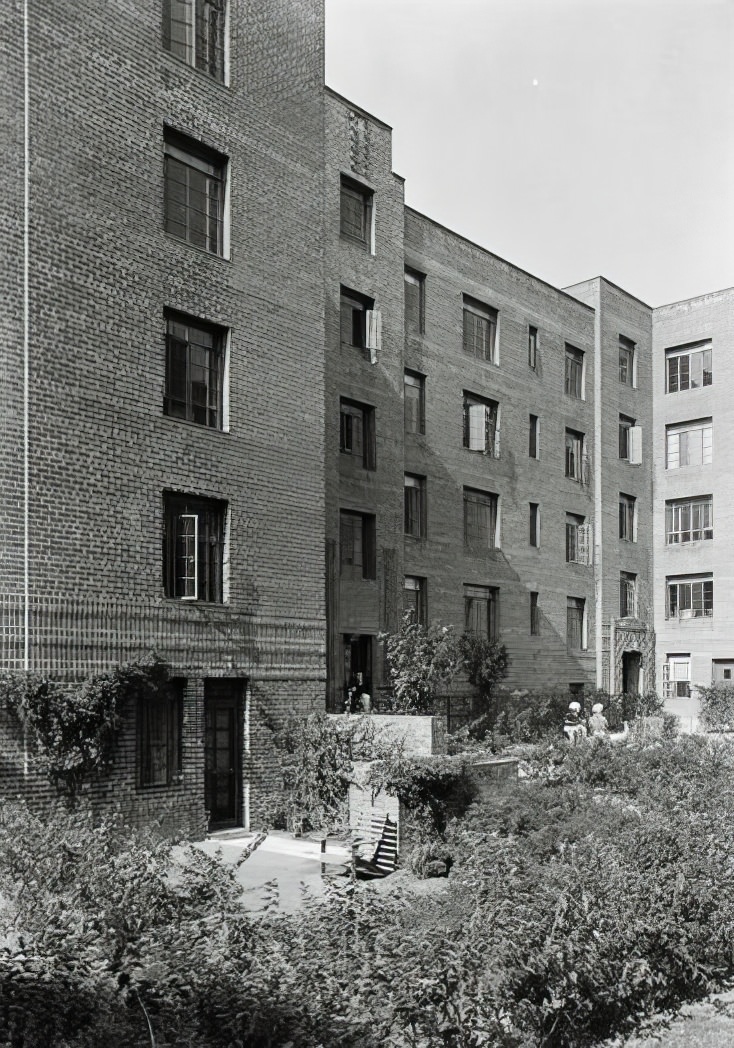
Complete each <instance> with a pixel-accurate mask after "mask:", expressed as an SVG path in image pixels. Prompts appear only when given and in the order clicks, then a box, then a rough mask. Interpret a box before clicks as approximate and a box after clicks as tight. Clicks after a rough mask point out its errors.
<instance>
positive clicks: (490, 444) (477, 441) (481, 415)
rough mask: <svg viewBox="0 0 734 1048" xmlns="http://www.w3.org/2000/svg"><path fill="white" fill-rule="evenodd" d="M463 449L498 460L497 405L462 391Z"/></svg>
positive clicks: (494, 402) (492, 401) (498, 429)
mask: <svg viewBox="0 0 734 1048" xmlns="http://www.w3.org/2000/svg"><path fill="white" fill-rule="evenodd" d="M464 447H465V448H469V450H470V451H481V452H483V453H484V454H485V455H492V456H493V458H499V455H500V427H499V404H497V402H496V401H494V400H484V399H483V398H482V397H475V396H474V395H473V394H472V393H467V392H466V391H464Z"/></svg>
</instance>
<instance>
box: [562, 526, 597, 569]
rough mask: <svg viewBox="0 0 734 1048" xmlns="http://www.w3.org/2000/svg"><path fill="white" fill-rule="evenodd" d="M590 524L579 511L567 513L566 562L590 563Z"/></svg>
mask: <svg viewBox="0 0 734 1048" xmlns="http://www.w3.org/2000/svg"><path fill="white" fill-rule="evenodd" d="M590 530H591V529H590V525H588V524H587V523H586V518H585V517H582V516H580V515H579V514H577V513H567V514H566V563H567V564H590V563H591V541H590Z"/></svg>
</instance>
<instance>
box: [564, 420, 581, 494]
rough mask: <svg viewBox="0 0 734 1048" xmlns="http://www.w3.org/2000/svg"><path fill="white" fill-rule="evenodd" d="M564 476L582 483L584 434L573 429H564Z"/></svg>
mask: <svg viewBox="0 0 734 1048" xmlns="http://www.w3.org/2000/svg"><path fill="white" fill-rule="evenodd" d="M565 439H566V476H567V477H570V479H571V480H577V481H578V482H579V483H583V480H584V434H583V433H579V432H577V430H575V429H567V430H566V438H565Z"/></svg>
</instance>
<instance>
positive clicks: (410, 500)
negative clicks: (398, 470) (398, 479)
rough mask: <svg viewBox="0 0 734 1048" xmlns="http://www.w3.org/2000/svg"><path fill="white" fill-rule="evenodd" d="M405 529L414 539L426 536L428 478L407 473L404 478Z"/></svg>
mask: <svg viewBox="0 0 734 1048" xmlns="http://www.w3.org/2000/svg"><path fill="white" fill-rule="evenodd" d="M403 490H404V530H405V534H406V535H410V536H411V538H414V539H422V538H425V536H426V478H425V477H418V476H415V475H414V474H413V473H406V474H405V480H404V488H403Z"/></svg>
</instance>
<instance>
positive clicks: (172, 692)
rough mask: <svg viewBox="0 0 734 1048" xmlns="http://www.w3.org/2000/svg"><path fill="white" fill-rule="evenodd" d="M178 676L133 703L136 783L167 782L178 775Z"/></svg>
mask: <svg viewBox="0 0 734 1048" xmlns="http://www.w3.org/2000/svg"><path fill="white" fill-rule="evenodd" d="M183 687H184V682H183V681H182V680H172V681H169V682H168V684H167V686H166V687H165V688H164V689H162V690H161V691H160V692H159V693H158V694H156V695H146V696H145V697H144V698H141V699H140V700H139V701H138V705H137V713H136V719H137V749H138V783H139V785H140V786H170V785H171V783H173V782H175V781H176V780H177V779H178V778H179V776H180V775H181V756H182V754H181V735H182V726H183Z"/></svg>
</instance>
